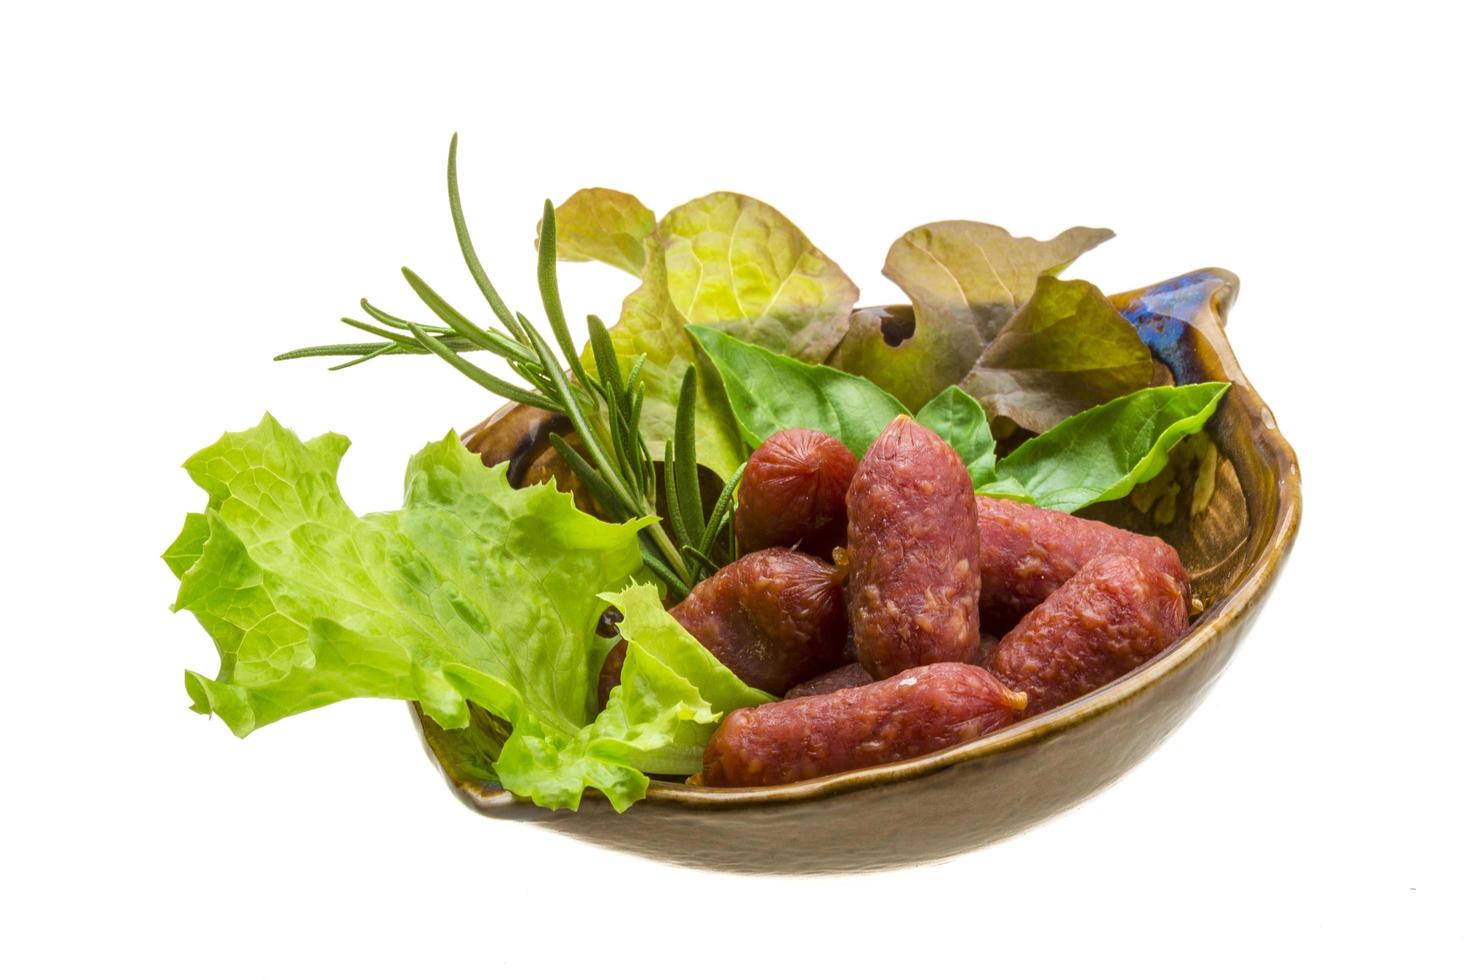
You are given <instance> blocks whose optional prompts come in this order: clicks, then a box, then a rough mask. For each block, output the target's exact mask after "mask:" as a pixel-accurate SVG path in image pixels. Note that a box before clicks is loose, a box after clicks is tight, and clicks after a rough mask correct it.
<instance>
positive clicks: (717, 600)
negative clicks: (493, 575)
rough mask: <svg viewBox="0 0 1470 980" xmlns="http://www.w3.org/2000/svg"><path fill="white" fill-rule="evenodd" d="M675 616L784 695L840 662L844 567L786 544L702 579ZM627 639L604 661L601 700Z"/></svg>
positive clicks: (743, 675)
mask: <svg viewBox="0 0 1470 980" xmlns="http://www.w3.org/2000/svg"><path fill="white" fill-rule="evenodd" d="M669 615H671V616H673V617H674V619H676V620H678V622H679V625H681V626H683V627H684V628H685V629H686V630H688V631H689V632H690V634H692V635H693V636H694V638H695V639H696V640H698V641H699V642H700V643H702V644H704V647H705V649H707V650H708V651H709V652H710V653H712V654H714V656H715V659H717V660H719V661H720V663H722V664H724V665H725V666H726V667H729V668H730V670H731V671H732V672H733V673H734V674H735V676H736V677H739V678H740V679H741V680H742V681H744V682H745V683H747V684H749V685H750V686H752V687H758V688H760V689H761V690H762V691H769V692H771V693H773V694H780V693H781V692H783V691H785V690H787V689H788V688H790V687H792V686H794V685H796V684H799V683H801V682H802V681H804V680H808V679H810V678H812V677H815V676H817V675H818V674H821V673H823V672H825V671H828V670H831V669H833V668H834V667H837V666H840V665H841V664H842V662H843V661H844V660H846V659H847V658H846V656H845V655H844V653H843V648H844V646H845V644H846V640H847V617H846V614H845V611H844V609H843V606H842V584H841V582H840V581H839V579H838V574H837V570H836V569H835V568H833V567H832V566H831V565H828V564H827V563H826V562H823V561H818V560H817V559H816V558H813V557H812V556H810V555H804V554H801V553H799V552H795V551H788V550H787V549H785V548H767V549H765V550H764V551H757V552H755V553H754V554H749V555H745V556H743V557H742V558H740V559H738V560H736V561H734V562H732V563H731V564H729V565H726V566H725V567H724V568H722V569H720V570H719V571H718V572H716V573H715V574H713V575H711V576H710V577H709V578H707V579H705V580H704V581H702V582H700V583H699V584H698V585H696V586H695V587H694V589H693V591H691V592H690V593H689V595H687V596H685V597H684V599H683V600H682V601H680V602H679V604H678V605H676V606H674V607H673V608H672V609H670V610H669ZM626 656H627V647H626V645H625V644H621V643H620V644H618V646H616V647H614V648H613V650H612V652H611V653H609V654H608V656H607V659H606V660H605V661H603V665H602V673H601V674H600V675H599V677H598V684H597V687H598V694H599V696H600V698H601V701H600V704H602V705H603V706H605V705H606V704H607V696H608V694H610V693H611V692H612V689H613V688H614V687H617V685H618V681H619V679H620V677H621V676H622V671H623V660H624V659H625V658H626Z"/></svg>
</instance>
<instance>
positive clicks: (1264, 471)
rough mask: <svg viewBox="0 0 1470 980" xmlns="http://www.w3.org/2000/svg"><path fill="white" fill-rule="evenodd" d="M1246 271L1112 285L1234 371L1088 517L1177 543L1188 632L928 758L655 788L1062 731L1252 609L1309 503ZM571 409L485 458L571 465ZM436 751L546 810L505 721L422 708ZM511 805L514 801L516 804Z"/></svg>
mask: <svg viewBox="0 0 1470 980" xmlns="http://www.w3.org/2000/svg"><path fill="white" fill-rule="evenodd" d="M1237 289H1238V280H1237V279H1236V277H1235V276H1234V275H1232V274H1231V273H1229V272H1226V271H1224V270H1221V269H1203V270H1199V271H1197V272H1192V273H1189V274H1186V275H1183V276H1178V277H1176V278H1174V279H1170V280H1166V281H1164V282H1161V283H1157V284H1155V285H1152V286H1147V287H1144V288H1141V289H1137V290H1133V291H1131V292H1128V293H1122V294H1118V295H1116V296H1113V297H1111V298H1112V301H1113V303H1114V304H1115V305H1116V306H1117V308H1118V309H1119V310H1120V312H1122V313H1123V315H1124V316H1125V317H1126V318H1128V319H1129V320H1130V321H1131V322H1132V323H1133V324H1134V326H1135V327H1136V328H1137V330H1138V332H1139V336H1140V337H1141V338H1143V340H1144V342H1145V343H1146V344H1147V345H1148V346H1149V348H1150V350H1151V352H1152V353H1153V355H1154V357H1155V359H1156V360H1157V362H1158V363H1159V364H1160V365H1161V369H1163V370H1165V371H1167V373H1168V374H1169V375H1171V376H1172V378H1173V379H1174V381H1175V382H1176V383H1180V384H1187V383H1195V382H1200V381H1229V382H1231V383H1232V386H1233V387H1232V388H1231V390H1230V392H1229V393H1228V394H1227V396H1226V398H1225V399H1224V401H1223V402H1222V404H1221V407H1220V409H1219V410H1218V411H1217V412H1216V414H1215V416H1214V417H1213V418H1212V419H1211V420H1210V423H1209V425H1208V426H1207V428H1206V431H1205V432H1204V433H1201V434H1200V435H1199V436H1197V437H1191V439H1189V440H1187V441H1186V442H1185V443H1183V444H1181V446H1180V447H1178V448H1177V449H1176V450H1175V452H1174V453H1173V454H1171V458H1170V466H1169V468H1168V470H1166V472H1165V474H1164V475H1163V476H1162V477H1161V478H1160V479H1158V480H1156V481H1153V482H1152V483H1150V485H1149V486H1148V487H1146V488H1140V490H1139V491H1136V492H1135V493H1134V494H1132V495H1130V496H1129V497H1125V498H1123V499H1121V500H1117V501H1110V502H1108V503H1105V504H1099V505H1095V506H1093V507H1090V508H1088V509H1086V510H1085V511H1083V512H1082V516H1086V517H1091V518H1095V519H1099V520H1104V521H1107V522H1108V523H1110V524H1114V525H1117V526H1120V527H1125V528H1128V529H1130V530H1134V531H1138V532H1140V533H1145V534H1153V535H1157V536H1159V537H1162V538H1163V539H1165V540H1166V541H1168V542H1169V543H1170V544H1172V545H1173V546H1174V547H1175V548H1176V549H1177V550H1178V551H1179V554H1180V558H1181V559H1182V560H1183V562H1184V564H1185V567H1186V568H1187V569H1188V570H1189V572H1190V576H1191V581H1192V591H1193V593H1194V595H1195V598H1196V607H1195V610H1194V613H1195V615H1194V620H1193V623H1192V627H1191V630H1190V633H1189V634H1188V635H1186V636H1185V637H1184V638H1182V639H1181V640H1180V641H1179V642H1178V643H1177V644H1175V646H1174V647H1172V648H1171V649H1170V650H1169V651H1166V652H1165V653H1164V654H1161V655H1160V656H1159V657H1157V658H1155V659H1154V660H1153V661H1151V662H1150V663H1149V664H1146V665H1144V666H1143V667H1141V668H1139V669H1138V670H1137V671H1134V672H1133V673H1132V674H1130V675H1127V676H1125V677H1123V678H1120V679H1119V680H1117V681H1114V682H1113V683H1112V684H1109V685H1107V686H1105V687H1103V688H1100V689H1099V690H1097V691H1094V692H1092V693H1091V694H1089V695H1088V696H1086V697H1084V698H1081V699H1079V700H1077V701H1074V702H1071V703H1070V704H1067V705H1063V706H1061V707H1059V708H1056V709H1054V710H1053V711H1050V712H1047V713H1045V714H1042V715H1039V716H1036V717H1034V718H1031V719H1028V720H1027V721H1026V722H1023V723H1022V724H1020V725H1016V726H1012V727H1011V728H1008V729H1004V730H1002V731H1001V732H998V733H996V734H994V735H992V736H990V737H988V738H985V739H980V740H978V741H976V742H971V743H966V744H964V745H960V746H955V747H953V748H951V749H948V750H945V751H943V752H939V753H935V754H933V755H931V756H926V757H923V758H921V759H915V760H906V761H904V762H898V763H891V764H889V765H885V766H877V767H873V768H870V769H865V770H860V771H858V772H855V773H840V774H837V775H835V776H827V777H822V778H819V779H814V780H808V781H806V782H803V783H796V784H791V785H788V786H778V787H763V788H757V789H739V790H730V789H720V788H708V787H691V786H687V785H685V784H683V783H682V782H679V783H674V782H666V781H660V780H654V781H653V783H652V784H651V785H650V788H649V797H650V798H652V799H663V800H666V801H668V802H674V803H680V804H692V805H696V806H700V807H722V806H747V805H750V804H751V803H775V802H790V801H795V800H800V799H810V798H819V797H823V796H828V795H830V794H832V793H837V792H842V791H844V790H847V789H853V788H861V787H864V786H871V785H873V784H874V783H875V782H885V781H892V780H901V779H907V778H913V777H916V776H919V775H923V774H925V773H928V772H934V771H936V770H937V769H939V768H943V767H945V766H948V765H952V764H954V763H955V762H957V761H963V760H972V759H976V758H979V757H981V756H983V755H985V754H986V753H987V752H999V751H1003V750H1005V749H1006V748H1007V747H1009V746H1012V745H1014V744H1015V743H1016V742H1017V741H1019V740H1026V739H1035V738H1039V737H1043V736H1045V735H1046V734H1048V733H1053V732H1057V731H1060V730H1063V729H1065V728H1067V727H1069V726H1071V725H1075V724H1077V723H1079V722H1080V721H1082V720H1084V719H1085V718H1087V717H1089V716H1091V715H1094V714H1096V713H1098V712H1101V711H1103V710H1106V708H1107V707H1108V706H1109V705H1110V704H1113V703H1117V702H1119V701H1120V700H1121V699H1124V698H1127V697H1130V696H1132V695H1133V694H1135V693H1137V692H1138V691H1139V690H1140V689H1141V688H1142V687H1143V686H1145V685H1147V684H1148V683H1151V682H1152V681H1153V680H1154V679H1157V678H1158V677H1160V676H1162V675H1163V674H1164V673H1166V672H1168V671H1170V670H1173V669H1176V668H1178V667H1179V666H1181V665H1182V664H1184V662H1185V661H1187V660H1188V659H1189V658H1190V657H1191V656H1193V655H1195V654H1197V653H1198V652H1199V651H1200V650H1202V649H1203V648H1204V646H1205V645H1206V644H1207V642H1208V640H1209V637H1210V635H1211V634H1212V633H1215V632H1218V631H1220V630H1222V629H1224V628H1226V627H1227V626H1228V625H1229V623H1230V621H1231V620H1232V619H1233V618H1235V617H1241V616H1244V615H1245V613H1246V612H1247V611H1248V610H1250V609H1251V608H1252V607H1253V606H1254V605H1255V604H1256V602H1257V601H1258V600H1259V599H1261V598H1263V597H1264V595H1265V592H1266V590H1267V589H1268V588H1269V585H1270V583H1271V581H1272V580H1273V578H1274V575H1275V572H1276V569H1277V568H1278V567H1279V564H1280V562H1281V561H1282V560H1283V559H1284V558H1285V556H1286V554H1287V552H1288V550H1289V548H1290V545H1291V543H1292V540H1293V538H1294V535H1295V530H1296V525H1297V521H1298V517H1299V513H1300V482H1299V475H1298V471H1297V464H1296V458H1295V455H1294V453H1293V452H1292V449H1291V447H1290V446H1289V445H1288V444H1287V442H1286V440H1285V439H1284V438H1282V436H1281V434H1280V432H1279V431H1278V430H1277V428H1276V423H1275V419H1274V418H1273V417H1272V415H1271V412H1270V409H1268V408H1267V407H1266V405H1265V403H1264V402H1262V401H1261V399H1260V397H1259V396H1258V395H1257V394H1256V392H1255V390H1254V389H1253V388H1252V387H1251V386H1250V383H1249V381H1247V379H1246V378H1245V375H1244V374H1243V372H1242V371H1241V370H1240V366H1239V364H1238V363H1237V362H1236V360H1235V357H1234V355H1233V353H1232V352H1231V350H1230V345H1229V343H1228V341H1227V340H1226V338H1225V332H1224V326H1225V318H1226V315H1227V313H1228V311H1229V309H1230V307H1231V305H1232V303H1233V302H1234V298H1235V295H1236V291H1237ZM568 430H569V425H568V424H567V422H566V420H565V419H564V418H561V417H559V416H554V415H551V414H549V413H546V412H542V411H539V410H537V409H531V408H526V407H524V406H518V405H512V406H507V407H505V408H503V409H501V410H500V411H498V412H496V413H495V414H494V415H492V416H491V417H490V418H488V419H486V420H485V421H484V422H482V423H480V424H479V425H477V426H475V427H474V428H473V429H471V430H469V431H468V432H466V433H465V436H464V438H465V443H466V445H467V446H468V447H469V448H471V449H472V450H474V451H476V452H478V453H480V455H481V456H482V458H484V460H485V461H486V463H487V464H491V465H494V464H498V463H500V462H504V461H509V463H510V468H509V476H510V479H511V481H512V482H513V483H517V484H519V483H522V482H526V481H529V480H539V479H547V478H554V479H558V481H559V482H561V481H562V480H564V479H565V478H566V476H567V474H566V473H565V471H564V470H562V469H560V468H559V464H558V463H557V461H556V460H555V457H554V455H552V454H550V453H549V448H548V446H549V444H548V441H547V439H548V437H549V436H550V434H551V433H553V432H556V433H559V434H564V433H566V432H567V431H568ZM415 717H416V718H417V719H418V722H419V725H420V728H421V730H422V732H423V735H424V739H425V743H426V745H427V747H428V749H429V751H430V754H431V755H432V756H433V757H434V758H435V760H436V762H437V763H438V764H439V765H440V767H441V768H442V769H443V771H444V774H445V776H446V777H447V778H448V780H449V781H450V783H451V785H452V786H454V788H455V789H456V790H457V791H458V792H459V793H460V795H461V796H462V797H463V798H465V799H466V801H467V802H470V803H471V804H472V805H474V806H476V807H478V808H481V809H486V810H494V811H499V812H501V813H502V814H504V815H514V816H520V817H526V818H531V819H541V818H543V817H544V815H545V814H544V811H540V810H538V809H537V808H534V807H531V806H530V805H528V804H523V803H522V802H521V801H518V800H516V799H515V798H514V797H511V796H510V795H509V794H508V793H505V792H504V791H503V790H501V789H499V787H498V786H496V785H495V783H494V778H493V771H492V769H491V767H490V766H489V760H490V759H491V758H492V757H493V754H494V749H495V747H496V746H497V745H498V744H499V742H500V741H501V740H502V739H503V738H504V736H505V734H506V731H505V727H504V725H503V724H502V723H500V722H499V721H498V720H496V719H494V718H492V717H490V716H489V715H488V714H485V713H484V712H479V711H477V712H476V713H475V716H474V717H475V720H474V723H473V724H472V725H471V726H470V728H469V729H466V730H461V731H453V732H447V731H443V730H441V729H439V728H438V726H437V725H435V724H434V723H433V722H432V721H431V720H429V719H427V718H425V717H423V716H422V715H421V714H420V713H418V712H417V711H415ZM511 811H514V812H511Z"/></svg>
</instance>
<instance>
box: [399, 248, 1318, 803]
mask: <svg viewBox="0 0 1470 980" xmlns="http://www.w3.org/2000/svg"><path fill="white" fill-rule="evenodd" d="M1232 278H1233V277H1232ZM1202 339H1203V340H1204V341H1205V342H1207V343H1209V344H1210V345H1211V346H1213V347H1215V348H1216V350H1217V352H1219V353H1222V354H1225V355H1227V356H1225V357H1222V358H1221V362H1222V367H1223V368H1224V373H1225V375H1226V377H1227V378H1228V379H1229V380H1230V382H1231V385H1232V389H1231V392H1230V395H1231V396H1233V397H1235V398H1238V399H1240V400H1241V401H1242V402H1243V406H1242V407H1243V409H1244V411H1245V415H1246V419H1247V420H1248V421H1249V422H1250V423H1251V424H1252V425H1253V426H1254V427H1255V428H1256V431H1257V432H1258V433H1259V436H1258V441H1259V442H1260V444H1261V446H1262V450H1263V456H1265V457H1266V458H1267V461H1268V463H1269V464H1270V469H1271V470H1272V472H1274V473H1275V474H1276V485H1277V492H1278V494H1279V497H1280V506H1279V507H1278V508H1277V512H1276V519H1275V521H1274V523H1273V526H1272V528H1271V533H1270V535H1269V537H1268V538H1267V539H1266V541H1265V544H1264V550H1263V553H1262V558H1261V560H1260V561H1259V562H1257V563H1256V564H1255V566H1254V567H1253V568H1251V569H1249V570H1248V572H1247V574H1246V576H1245V578H1244V579H1243V580H1242V581H1241V582H1240V584H1238V585H1237V586H1236V587H1235V588H1234V589H1232V590H1231V591H1230V593H1229V594H1227V595H1226V596H1224V597H1223V598H1221V599H1220V600H1218V601H1217V602H1215V603H1214V605H1213V606H1211V608H1210V609H1209V610H1208V611H1207V612H1206V613H1205V614H1204V615H1203V616H1201V617H1200V619H1198V620H1197V621H1196V622H1195V623H1194V624H1193V625H1192V626H1191V627H1190V630H1189V632H1188V633H1186V634H1185V635H1184V636H1182V637H1180V638H1179V639H1178V640H1177V641H1175V643H1174V644H1173V645H1172V646H1170V647H1169V648H1168V649H1167V650H1165V651H1164V652H1163V653H1162V654H1160V655H1158V656H1156V657H1154V658H1153V659H1152V660H1150V661H1149V662H1148V663H1146V664H1143V665H1142V666H1140V667H1138V668H1136V669H1134V670H1133V671H1131V672H1129V673H1127V674H1125V675H1123V676H1122V677H1119V678H1117V679H1116V680H1114V681H1112V682H1110V683H1108V684H1105V685H1103V686H1102V687H1100V688H1098V689H1097V690H1095V691H1092V692H1090V693H1088V694H1086V695H1084V696H1083V697H1081V698H1077V699H1075V700H1073V701H1069V702H1067V703H1066V704H1063V705H1059V706H1057V707H1055V708H1053V709H1051V710H1050V711H1046V712H1043V713H1042V714H1039V715H1036V716H1035V717H1033V718H1028V719H1026V720H1024V721H1022V722H1021V723H1019V724H1016V725H1011V726H1008V727H1006V728H1003V729H1001V730H999V731H997V732H994V733H992V734H990V735H987V736H985V737H983V738H979V739H976V740H974V741H971V742H963V743H961V744H959V745H954V746H951V747H949V748H947V749H941V750H939V751H936V752H931V753H929V754H927V755H922V756H916V757H914V758H912V759H903V760H900V761H897V762H889V763H884V764H882V765H878V766H869V767H866V768H863V769H854V770H850V771H848V772H840V773H832V774H829V775H826V776H818V777H815V778H812V779H805V780H801V781H799V782H794V783H784V784H781V785H778V786H751V787H723V786H691V785H689V784H687V783H682V782H671V781H669V780H662V779H658V778H650V780H649V784H648V792H647V795H646V797H645V798H644V799H643V800H642V801H640V805H642V806H647V805H648V804H649V803H651V802H659V803H669V804H673V805H676V806H687V807H696V808H709V809H725V808H730V807H746V806H755V805H784V804H793V803H801V802H808V801H814V800H820V799H824V798H827V797H831V796H836V795H840V794H845V793H852V792H856V791H859V790H863V789H867V788H870V787H873V786H877V785H887V784H890V783H901V782H906V781H908V780H912V779H918V778H920V777H923V776H926V775H929V774H931V773H935V772H938V771H940V770H942V769H948V768H950V767H952V766H956V765H961V764H965V763H971V762H975V761H977V760H980V759H983V758H985V757H988V756H993V755H999V754H1002V753H1005V752H1008V751H1010V750H1012V749H1016V748H1019V747H1021V746H1025V745H1029V744H1032V743H1035V742H1039V741H1041V740H1043V739H1046V738H1050V737H1051V736H1053V735H1056V734H1059V733H1061V732H1064V731H1066V730H1068V729H1071V728H1074V727H1076V726H1077V725H1079V724H1081V723H1082V722H1084V721H1086V720H1088V719H1089V718H1093V717H1096V716H1097V715H1100V714H1103V713H1105V712H1107V711H1109V710H1111V709H1112V708H1115V707H1117V706H1118V705H1121V704H1123V703H1124V702H1126V701H1128V700H1130V699H1131V698H1134V697H1137V696H1138V695H1139V694H1141V693H1142V692H1143V691H1144V690H1145V689H1147V688H1149V687H1151V686H1153V685H1154V684H1156V683H1158V682H1159V681H1160V680H1161V679H1162V678H1164V677H1165V676H1167V675H1169V674H1172V673H1174V672H1175V671H1178V670H1181V669H1183V668H1184V667H1185V666H1186V665H1187V664H1189V663H1191V662H1192V661H1193V660H1195V659H1196V658H1197V657H1198V656H1200V655H1201V653H1202V652H1203V651H1204V650H1205V649H1207V648H1208V647H1209V646H1210V643H1211V641H1212V640H1213V639H1214V638H1215V637H1217V636H1219V635H1221V634H1222V633H1225V632H1228V631H1230V630H1231V629H1232V628H1234V626H1235V625H1236V624H1237V623H1239V622H1241V621H1242V620H1243V619H1245V618H1246V617H1247V616H1248V615H1249V614H1250V613H1252V611H1253V610H1254V609H1255V608H1256V606H1258V605H1259V604H1260V603H1261V602H1262V601H1264V599H1265V596H1266V593H1267V591H1268V590H1269V588H1270V586H1271V584H1272V582H1273V581H1274V580H1275V578H1276V575H1277V573H1278V572H1279V571H1280V569H1281V565H1282V563H1283V562H1284V561H1285V560H1286V557H1287V555H1288V554H1289V553H1290V551H1291V547H1292V544H1293V543H1294V541H1295V539H1296V534H1297V529H1298V528H1299V527H1300V525H1301V473H1300V470H1299V468H1298V464H1297V458H1296V453H1295V451H1294V450H1293V449H1292V447H1291V444H1290V443H1288V442H1287V441H1286V438H1285V437H1284V436H1283V435H1282V434H1281V430H1280V429H1279V428H1278V427H1277V425H1276V419H1275V416H1274V415H1273V414H1272V412H1271V409H1270V408H1269V407H1268V406H1267V405H1266V403H1265V402H1264V401H1263V400H1262V399H1261V397H1260V395H1259V394H1258V393H1257V392H1256V390H1255V388H1254V387H1253V386H1252V385H1251V383H1250V381H1249V380H1248V379H1247V378H1246V376H1245V374H1244V372H1243V371H1242V370H1241V368H1240V365H1239V362H1238V361H1236V360H1235V358H1234V356H1233V354H1232V352H1231V349H1230V342H1229V340H1228V339H1227V338H1226V337H1225V334H1224V332H1223V330H1222V331H1220V332H1219V333H1217V334H1216V335H1215V336H1214V337H1210V336H1208V335H1204V336H1202ZM1222 348H1223V349H1222ZM409 708H410V710H411V711H412V713H413V715H414V719H415V724H416V725H417V726H418V728H419V733H420V736H424V734H425V733H424V730H423V720H422V716H421V715H420V713H419V711H418V709H417V706H416V705H413V704H410V705H409ZM424 747H425V749H426V750H427V751H428V752H429V755H430V757H431V758H433V759H434V762H435V764H436V765H438V766H439V767H440V770H441V771H442V772H443V773H444V775H445V778H446V779H448V780H449V782H450V784H451V786H453V788H454V789H455V790H456V791H457V792H458V793H459V794H460V795H461V796H462V798H464V800H465V802H466V803H468V804H470V805H471V806H473V807H475V808H476V809H480V810H491V809H494V810H497V811H501V812H504V810H505V809H506V808H514V809H515V810H518V811H522V812H524V813H525V815H526V816H535V817H549V816H555V815H558V814H561V813H562V811H555V812H549V811H544V810H541V809H540V808H539V807H535V806H534V804H532V803H531V801H530V800H525V799H522V798H520V797H517V796H515V795H514V794H512V793H510V792H509V791H508V790H506V789H503V788H502V787H499V786H495V785H492V784H488V783H482V782H478V781H476V780H471V779H462V778H459V777H456V776H455V775H453V774H451V773H450V772H448V771H447V770H445V769H444V766H443V763H442V761H441V760H440V759H439V757H438V756H437V755H436V754H435V752H434V750H433V748H432V746H431V745H430V744H429V742H428V740H427V738H425V739H424ZM582 802H583V805H584V806H585V805H587V804H592V805H598V806H603V805H609V804H608V802H607V800H606V798H605V797H603V796H601V794H598V793H596V792H589V793H587V794H585V795H584V798H583V801H582ZM529 811H534V814H533V813H531V812H529ZM569 812H575V811H569Z"/></svg>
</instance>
